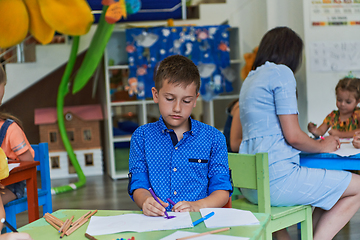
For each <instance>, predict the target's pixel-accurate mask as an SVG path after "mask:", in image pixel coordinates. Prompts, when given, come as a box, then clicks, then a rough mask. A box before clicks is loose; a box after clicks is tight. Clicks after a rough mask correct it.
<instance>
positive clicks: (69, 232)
mask: <svg viewBox="0 0 360 240" xmlns="http://www.w3.org/2000/svg"><path fill="white" fill-rule="evenodd" d="M88 220H89V219H88V218H84V219H83V220H81V221H80V222H79V223H78V225H76V226H73V227H71V228H69V229H68V230H67V231H66V233H65V234H66V236H69V235H70V234H72V233H73V232H74V231H75V230H76V229H78V228H79V227H81V226H82V225H84V224H85V223H86V222H87V221H88Z"/></svg>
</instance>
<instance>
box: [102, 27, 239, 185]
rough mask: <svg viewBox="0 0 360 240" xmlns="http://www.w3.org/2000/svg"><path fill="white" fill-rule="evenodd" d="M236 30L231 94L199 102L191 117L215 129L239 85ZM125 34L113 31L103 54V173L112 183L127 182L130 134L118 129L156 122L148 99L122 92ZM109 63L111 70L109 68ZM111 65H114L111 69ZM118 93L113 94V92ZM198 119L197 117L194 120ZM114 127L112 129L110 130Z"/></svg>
mask: <svg viewBox="0 0 360 240" xmlns="http://www.w3.org/2000/svg"><path fill="white" fill-rule="evenodd" d="M238 36H239V34H238V29H235V28H231V30H230V49H231V50H230V58H231V67H232V69H233V70H234V71H235V72H236V76H237V78H236V79H235V81H234V82H233V88H234V90H233V91H232V92H231V93H223V94H221V95H219V96H217V97H216V98H215V99H213V100H211V101H209V102H206V101H203V100H201V98H199V100H198V104H197V106H199V107H197V108H195V109H194V111H193V115H194V116H195V119H196V120H202V121H203V122H205V123H207V124H209V125H212V126H215V127H216V128H218V129H220V130H222V129H223V127H224V124H225V121H226V117H227V116H226V113H225V109H226V106H227V105H228V104H229V103H230V102H231V101H233V100H234V99H236V98H238V94H239V90H240V86H241V81H240V60H239V59H240V57H239V41H238ZM125 39H126V37H125V30H115V31H114V32H113V35H112V37H111V39H110V41H109V43H108V45H107V48H106V50H105V55H104V56H105V61H104V62H105V80H106V83H105V89H106V101H105V111H106V112H105V136H106V139H105V141H106V144H105V146H106V149H105V151H104V153H105V154H106V156H105V159H106V160H107V162H106V167H107V173H108V174H109V175H110V176H111V178H113V179H119V178H127V174H128V157H129V144H130V138H131V133H128V134H127V133H126V132H124V131H123V130H121V129H119V128H120V127H119V125H122V124H129V123H130V126H129V128H130V129H131V128H134V127H136V125H143V124H146V123H148V122H152V121H156V120H157V119H158V117H159V116H160V113H159V110H158V106H157V104H155V103H154V102H153V100H152V99H148V100H136V99H130V98H129V96H128V94H127V92H126V91H124V90H122V89H123V86H124V85H126V82H127V72H128V65H127V53H126V51H125V47H126V40H125ZM109 62H110V63H111V66H109ZM112 63H115V64H118V65H112ZM116 88H118V89H120V90H119V91H115V90H114V89H116ZM197 116H199V117H197ZM114 127H115V128H114Z"/></svg>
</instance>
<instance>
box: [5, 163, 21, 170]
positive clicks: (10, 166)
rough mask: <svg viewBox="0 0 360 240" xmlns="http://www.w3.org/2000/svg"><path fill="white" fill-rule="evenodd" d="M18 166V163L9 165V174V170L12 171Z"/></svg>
mask: <svg viewBox="0 0 360 240" xmlns="http://www.w3.org/2000/svg"><path fill="white" fill-rule="evenodd" d="M19 165H20V163H9V164H8V166H9V172H11V170H13V169H14V168H16V167H18V166H19Z"/></svg>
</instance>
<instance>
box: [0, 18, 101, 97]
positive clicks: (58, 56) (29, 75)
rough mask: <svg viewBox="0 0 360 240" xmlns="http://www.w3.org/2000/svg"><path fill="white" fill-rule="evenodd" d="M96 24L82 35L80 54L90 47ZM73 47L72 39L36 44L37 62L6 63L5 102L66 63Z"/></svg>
mask: <svg viewBox="0 0 360 240" xmlns="http://www.w3.org/2000/svg"><path fill="white" fill-rule="evenodd" d="M96 26H97V24H94V25H92V27H91V28H90V30H89V32H88V33H87V34H85V35H84V36H81V37H80V42H79V48H78V53H79V54H80V53H81V52H83V51H84V50H86V49H87V48H88V47H89V45H90V42H91V39H92V36H93V35H94V33H95V30H96ZM71 47H72V42H71V41H70V42H67V43H64V44H49V45H36V62H27V63H8V64H6V75H7V84H6V91H5V95H4V98H3V103H5V102H6V101H8V100H10V99H11V98H13V97H15V96H16V95H17V94H20V93H21V92H22V91H24V90H25V89H26V88H28V87H30V86H32V85H33V84H35V83H36V82H37V81H39V80H41V79H42V78H43V77H45V76H46V75H48V74H50V73H51V72H53V71H54V70H56V69H57V68H58V67H60V66H61V65H63V64H64V63H66V62H67V61H68V59H69V56H70V51H71ZM56 87H58V86H56Z"/></svg>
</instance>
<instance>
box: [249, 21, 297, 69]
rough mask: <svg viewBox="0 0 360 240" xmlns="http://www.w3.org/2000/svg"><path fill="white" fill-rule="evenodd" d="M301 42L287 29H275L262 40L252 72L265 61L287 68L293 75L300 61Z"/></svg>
mask: <svg viewBox="0 0 360 240" xmlns="http://www.w3.org/2000/svg"><path fill="white" fill-rule="evenodd" d="M303 45H304V44H303V41H302V40H301V38H300V37H299V36H298V35H297V34H296V32H294V31H293V30H291V29H290V28H288V27H276V28H273V29H271V30H270V31H268V32H267V33H266V34H265V35H264V37H263V38H262V40H261V42H260V45H259V50H258V52H257V54H256V58H255V61H254V64H253V66H252V70H255V69H256V68H257V67H259V66H261V65H263V64H264V63H265V62H266V61H269V62H273V63H276V64H284V65H286V66H288V67H289V68H290V69H291V70H292V71H293V73H295V71H296V70H297V69H298V67H299V66H300V64H301V60H302V50H303Z"/></svg>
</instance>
